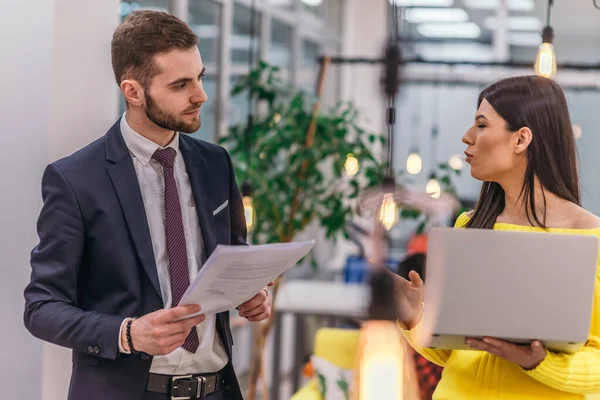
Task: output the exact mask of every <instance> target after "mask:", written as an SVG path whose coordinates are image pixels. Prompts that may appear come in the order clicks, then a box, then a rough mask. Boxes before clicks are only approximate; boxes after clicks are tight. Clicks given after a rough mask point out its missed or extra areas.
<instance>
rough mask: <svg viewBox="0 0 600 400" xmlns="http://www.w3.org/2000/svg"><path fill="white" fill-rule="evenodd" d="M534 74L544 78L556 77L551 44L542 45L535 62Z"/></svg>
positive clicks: (554, 58)
mask: <svg viewBox="0 0 600 400" xmlns="http://www.w3.org/2000/svg"><path fill="white" fill-rule="evenodd" d="M535 73H536V74H538V75H541V76H543V77H546V78H552V77H553V76H554V75H556V56H555V55H554V46H553V45H552V43H542V44H541V46H540V50H539V51H538V55H537V59H536V60H535Z"/></svg>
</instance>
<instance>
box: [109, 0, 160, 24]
mask: <svg viewBox="0 0 600 400" xmlns="http://www.w3.org/2000/svg"><path fill="white" fill-rule="evenodd" d="M135 10H155V11H165V12H169V0H122V1H121V4H119V16H120V17H121V21H122V20H123V19H125V17H127V16H128V15H129V14H131V13H132V12H133V11H135Z"/></svg>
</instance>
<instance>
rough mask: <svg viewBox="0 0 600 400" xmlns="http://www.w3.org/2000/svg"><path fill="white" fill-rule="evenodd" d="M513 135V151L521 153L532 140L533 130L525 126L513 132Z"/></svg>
mask: <svg viewBox="0 0 600 400" xmlns="http://www.w3.org/2000/svg"><path fill="white" fill-rule="evenodd" d="M514 135H515V152H516V153H517V154H523V153H525V152H526V151H527V149H528V148H529V145H530V144H531V141H532V140H533V132H531V129H529V128H527V127H523V128H521V129H519V130H518V131H516V132H515V133H514Z"/></svg>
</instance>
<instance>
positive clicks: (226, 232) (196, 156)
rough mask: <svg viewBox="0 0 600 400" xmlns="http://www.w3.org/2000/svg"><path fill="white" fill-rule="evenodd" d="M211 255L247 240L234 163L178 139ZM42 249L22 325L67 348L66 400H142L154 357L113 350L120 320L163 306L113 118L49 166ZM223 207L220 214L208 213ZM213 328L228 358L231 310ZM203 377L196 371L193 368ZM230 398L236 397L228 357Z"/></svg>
mask: <svg viewBox="0 0 600 400" xmlns="http://www.w3.org/2000/svg"><path fill="white" fill-rule="evenodd" d="M179 149H180V152H181V155H182V156H183V159H184V161H185V165H186V168H187V173H188V175H189V179H190V183H191V187H192V192H193V195H194V200H195V202H196V210H197V212H198V221H199V223H200V228H201V232H202V240H203V242H204V250H205V251H204V254H205V256H206V257H208V256H209V255H210V254H211V253H212V252H213V250H214V249H215V247H216V245H217V244H232V245H245V244H246V224H245V219H244V210H243V205H242V200H241V196H240V193H239V190H238V187H237V183H236V180H235V175H234V170H233V167H232V164H231V159H230V158H229V155H228V154H227V152H226V151H225V150H224V149H223V148H222V147H220V146H216V145H212V144H209V143H206V142H202V141H199V140H196V139H193V138H191V137H189V136H186V135H183V134H181V135H180V141H179ZM42 196H43V200H44V205H43V207H42V211H41V214H40V216H39V220H38V226H37V229H38V235H39V239H40V240H39V244H38V245H37V246H36V247H35V248H34V249H33V251H32V254H31V267H32V273H31V282H30V283H29V284H28V286H27V287H26V289H25V313H24V320H25V326H26V327H27V329H28V330H29V331H30V332H31V333H32V334H33V335H34V336H36V337H37V338H40V339H42V340H45V341H48V342H51V343H54V344H57V345H60V346H64V347H68V348H70V349H72V350H73V373H72V377H71V385H70V389H69V399H70V400H80V399H81V400H84V399H85V400H94V399H98V400H100V399H102V400H104V399H112V400H120V399H123V400H124V399H141V398H142V396H143V392H144V390H145V388H146V385H147V381H148V373H149V370H150V365H151V362H152V357H151V356H149V355H146V354H135V355H124V354H121V353H120V352H119V347H118V342H119V330H120V326H121V323H122V321H123V319H124V318H125V317H139V316H142V315H145V314H147V313H150V312H152V311H155V310H158V309H161V308H163V307H164V306H163V301H162V297H161V292H160V287H159V281H158V274H157V270H156V263H155V259H154V253H153V250H152V243H151V237H150V231H149V228H148V222H147V219H146V214H145V209H144V204H143V201H142V195H141V191H140V187H139V183H138V180H137V176H136V173H135V169H134V166H133V161H132V159H131V156H130V153H129V151H128V149H127V147H126V145H125V142H124V140H123V137H122V136H121V130H120V128H119V121H117V123H116V124H115V125H114V126H113V127H112V128H111V129H110V130H109V131H108V132H107V133H106V135H105V136H104V137H102V138H100V139H98V140H96V141H95V142H93V143H91V144H90V145H88V146H87V147H85V148H83V149H81V150H79V151H78V152H76V153H74V154H72V155H71V156H69V157H66V158H63V159H61V160H59V161H56V162H55V163H53V164H50V165H49V166H48V167H47V168H46V170H45V172H44V175H43V179H42ZM225 201H229V203H228V206H227V208H226V209H225V210H223V211H221V212H219V213H218V214H217V215H216V216H213V210H215V209H217V208H218V207H219V206H220V205H221V204H223V203H224V202H225ZM217 331H218V333H219V335H220V338H221V340H222V341H223V344H224V346H225V349H226V351H227V353H228V354H229V358H230V360H231V349H232V345H233V340H232V336H231V330H230V327H229V313H228V312H226V313H222V314H219V315H218V317H217ZM199 372H201V371H199ZM226 376H227V377H228V382H227V384H226V385H225V390H226V391H227V392H228V393H229V394H228V398H229V397H231V398H233V399H241V398H242V395H241V393H240V390H239V385H238V383H237V380H236V379H235V373H234V372H233V367H232V366H231V361H230V363H229V364H228V366H227V367H226Z"/></svg>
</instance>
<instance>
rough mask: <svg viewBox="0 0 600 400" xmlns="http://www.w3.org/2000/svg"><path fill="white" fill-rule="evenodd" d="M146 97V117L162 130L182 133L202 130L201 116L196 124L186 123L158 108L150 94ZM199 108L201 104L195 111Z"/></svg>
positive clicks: (195, 107)
mask: <svg viewBox="0 0 600 400" xmlns="http://www.w3.org/2000/svg"><path fill="white" fill-rule="evenodd" d="M144 97H145V99H146V107H145V111H146V116H147V117H148V119H149V120H150V121H152V122H154V123H155V124H156V125H158V126H160V127H161V128H163V129H166V130H169V131H176V132H181V133H194V132H196V131H197V130H198V129H200V125H201V124H202V122H201V121H200V117H199V116H198V120H196V121H194V122H191V123H187V122H184V121H183V120H182V119H180V118H178V117H176V116H175V115H173V114H170V113H169V112H167V111H165V110H162V109H160V108H158V106H157V105H156V103H155V102H154V100H153V99H152V97H151V96H150V95H149V94H148V92H146V93H145V94H144ZM198 108H200V104H198V105H194V109H198ZM190 111H191V110H190Z"/></svg>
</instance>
